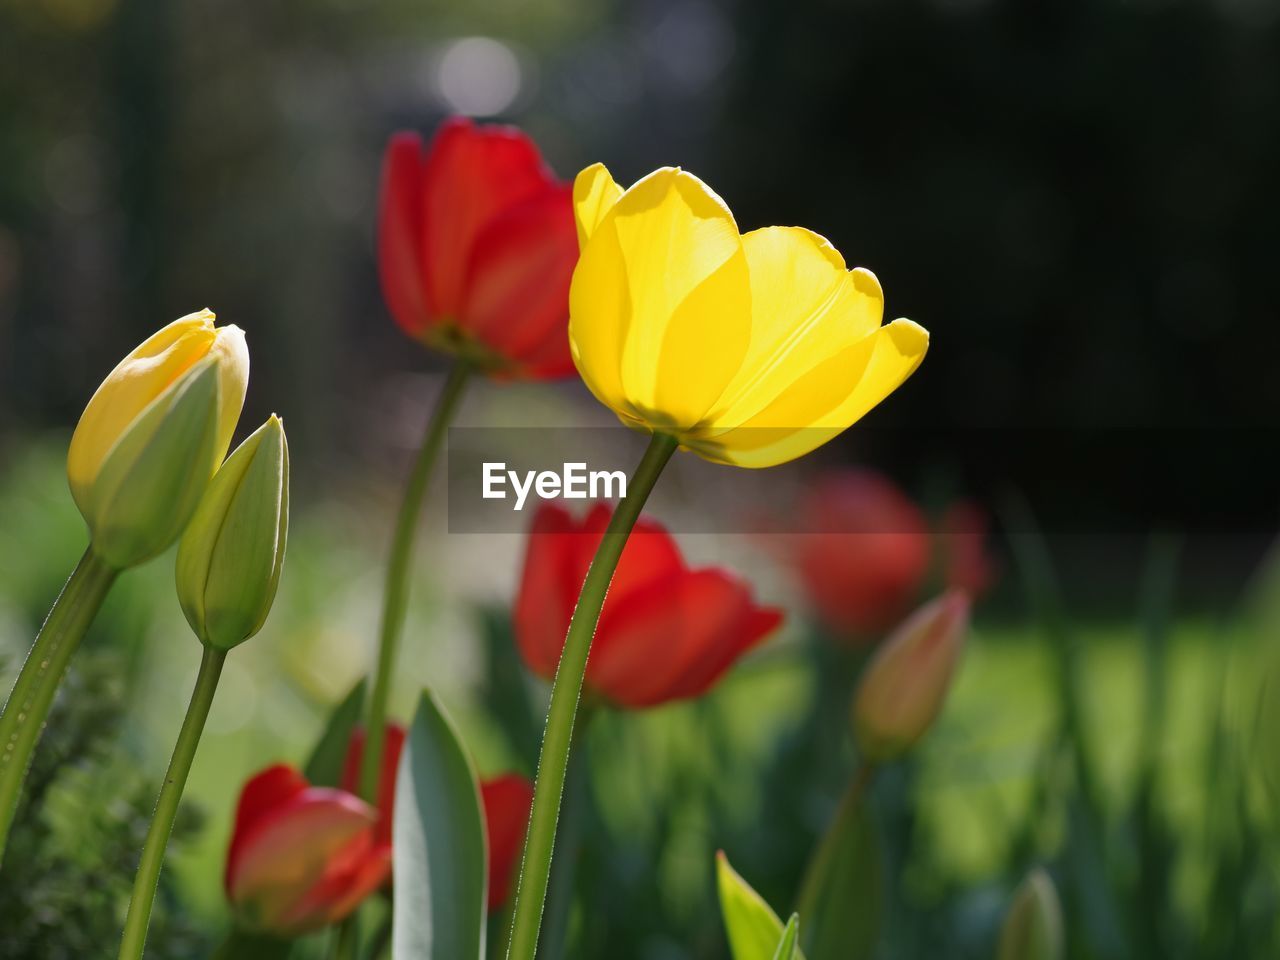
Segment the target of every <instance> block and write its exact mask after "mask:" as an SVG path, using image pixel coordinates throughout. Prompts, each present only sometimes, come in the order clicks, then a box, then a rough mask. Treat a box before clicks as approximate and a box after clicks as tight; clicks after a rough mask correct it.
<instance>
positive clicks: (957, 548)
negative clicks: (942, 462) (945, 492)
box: [938, 500, 997, 597]
mask: <svg viewBox="0 0 1280 960" xmlns="http://www.w3.org/2000/svg"><path fill="white" fill-rule="evenodd" d="M990 527H991V520H990V518H989V517H988V516H987V514H986V512H985V511H984V510H983V509H982V508H981V507H979V506H978V505H977V504H976V503H972V502H970V501H968V500H958V501H956V502H955V503H953V504H951V506H949V507H947V509H946V511H945V512H944V513H943V514H942V523H941V528H940V530H939V533H938V537H939V545H940V548H941V551H942V573H943V577H944V579H945V580H946V584H947V586H948V587H951V588H953V589H958V590H963V591H964V592H965V593H967V594H968V595H969V596H971V597H977V596H980V595H981V594H983V593H985V592H986V591H987V590H988V589H990V588H991V585H992V584H993V583H994V582H995V579H996V573H997V570H996V561H995V560H994V559H993V558H992V556H991V554H990V553H989V552H988V551H987V533H988V531H989V529H990Z"/></svg>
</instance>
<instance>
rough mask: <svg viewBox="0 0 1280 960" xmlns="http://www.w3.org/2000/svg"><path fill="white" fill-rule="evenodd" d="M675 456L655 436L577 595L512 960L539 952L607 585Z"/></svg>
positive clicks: (541, 764) (668, 441) (543, 760)
mask: <svg viewBox="0 0 1280 960" xmlns="http://www.w3.org/2000/svg"><path fill="white" fill-rule="evenodd" d="M675 450H676V440H675V438H673V437H669V436H667V435H665V434H661V433H656V434H654V435H653V439H652V440H651V441H650V442H649V448H648V449H647V450H645V452H644V458H643V459H642V460H641V461H640V465H639V466H638V467H636V471H635V473H634V474H633V475H632V477H631V481H630V482H629V483H628V484H627V495H626V496H625V497H624V498H623V499H622V502H621V503H619V504H618V509H617V510H615V511H614V513H613V517H612V519H611V520H610V521H609V526H608V528H607V529H606V530H605V532H604V536H603V537H602V538H601V540H600V546H599V547H597V548H596V555H595V559H593V560H592V561H591V567H590V569H588V570H587V577H586V579H585V580H584V581H583V584H582V592H581V593H580V594H579V595H578V605H577V607H576V608H575V609H574V611H573V619H572V621H571V622H570V623H569V633H568V635H567V636H566V637H565V641H564V651H563V652H562V653H561V654H560V666H559V667H557V668H556V678H555V682H554V683H553V684H552V688H551V706H550V708H549V709H548V711H547V725H546V729H545V730H544V731H543V734H542V752H541V754H540V755H539V757H538V778H537V784H536V786H535V787H534V793H533V813H532V814H531V816H530V819H529V833H528V836H527V837H526V838H525V842H524V859H523V861H522V862H521V865H520V881H519V884H518V886H517V887H516V906H515V919H514V921H513V923H512V926H511V942H510V943H509V944H508V946H507V960H533V956H534V954H535V953H536V951H537V949H538V928H539V926H540V925H541V923H542V909H543V902H544V900H545V899H546V895H547V881H548V878H549V877H550V875H551V854H552V850H553V849H554V847H555V840H556V821H557V820H558V819H559V817H560V799H561V796H562V795H563V793H564V780H565V770H566V768H567V767H568V764H569V750H570V746H571V743H572V740H573V724H574V717H575V715H576V714H577V710H578V699H579V697H580V696H581V695H582V678H583V675H584V674H585V673H586V669H587V654H589V653H590V652H591V639H592V637H593V636H594V634H595V632H596V624H597V622H598V621H599V620H600V610H601V609H602V608H603V607H604V597H605V593H606V592H607V591H608V589H609V581H610V580H612V579H613V572H614V570H615V569H616V568H617V566H618V560H619V558H620V557H621V556H622V548H623V547H625V546H626V544H627V537H628V536H629V535H630V533H631V528H632V527H634V526H635V523H636V520H637V518H638V517H639V516H640V511H641V509H642V508H643V507H644V502H645V500H647V499H648V497H649V493H650V491H652V490H653V485H654V483H656V482H657V479H658V476H659V475H660V474H661V473H662V468H663V467H664V466H666V464H667V461H668V460H669V459H671V454H673V453H674V452H675Z"/></svg>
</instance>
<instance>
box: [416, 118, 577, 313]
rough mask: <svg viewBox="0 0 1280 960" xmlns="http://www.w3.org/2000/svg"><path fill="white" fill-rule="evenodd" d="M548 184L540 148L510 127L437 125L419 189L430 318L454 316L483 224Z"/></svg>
mask: <svg viewBox="0 0 1280 960" xmlns="http://www.w3.org/2000/svg"><path fill="white" fill-rule="evenodd" d="M551 182H553V178H552V177H551V174H550V172H549V171H548V170H547V168H546V166H545V165H544V164H543V162H542V156H541V155H540V154H539V153H538V148H537V147H536V146H535V145H534V143H533V141H532V140H530V139H529V138H528V137H527V136H525V134H523V133H521V132H520V131H519V130H517V129H515V128H514V127H498V126H477V125H475V124H473V123H472V122H471V121H470V120H467V119H465V118H461V117H455V118H453V119H451V120H449V121H447V122H445V123H444V124H443V125H441V127H440V130H439V132H438V133H437V134H436V136H435V139H434V140H433V141H432V143H431V147H430V149H429V150H428V152H427V161H426V169H425V170H424V172H423V187H422V210H423V216H422V223H423V234H422V273H423V276H424V277H425V278H426V293H427V307H428V309H429V310H430V312H431V314H432V316H435V317H453V318H457V317H458V316H459V314H460V310H461V307H462V292H463V284H464V281H465V279H466V270H467V264H468V262H469V261H470V259H471V251H472V248H473V245H474V244H475V241H476V238H477V237H479V235H480V233H481V231H482V230H483V229H484V227H485V225H486V224H488V222H489V221H490V220H491V219H492V218H493V217H494V216H496V215H497V214H499V213H500V212H502V211H503V210H506V209H507V208H509V207H511V206H512V205H513V204H516V203H519V202H520V201H521V200H525V199H526V198H528V197H530V196H533V195H534V194H536V193H538V192H540V191H541V190H543V189H545V188H546V186H547V184H548V183H551Z"/></svg>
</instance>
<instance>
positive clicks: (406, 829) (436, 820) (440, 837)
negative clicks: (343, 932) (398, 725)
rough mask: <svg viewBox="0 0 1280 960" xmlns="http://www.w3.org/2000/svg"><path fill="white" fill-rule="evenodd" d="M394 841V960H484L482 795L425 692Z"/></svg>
mask: <svg viewBox="0 0 1280 960" xmlns="http://www.w3.org/2000/svg"><path fill="white" fill-rule="evenodd" d="M392 837H393V840H392V845H393V853H392V870H393V872H394V874H395V878H396V883H395V904H394V906H395V914H394V919H393V921H392V931H391V944H392V956H393V957H394V960H483V958H484V939H485V891H486V888H487V885H488V865H487V854H486V851H485V833H484V818H483V816H482V815H481V812H480V791H479V788H478V787H477V785H476V775H475V771H474V770H473V769H472V767H471V761H470V760H469V759H468V757H467V753H466V751H465V750H464V749H463V747H462V743H461V741H460V739H459V737H458V734H457V731H456V730H455V729H454V726H453V724H452V723H451V722H450V721H449V718H448V717H447V716H446V715H445V713H444V710H443V709H442V708H441V706H440V704H439V703H438V702H437V701H436V700H435V698H434V697H433V696H432V695H431V693H430V692H427V691H424V692H423V694H422V700H421V701H420V703H419V704H418V712H417V713H416V714H415V715H414V718H413V726H412V727H411V728H410V730H409V738H408V741H407V742H406V744H405V750H404V755H403V756H402V757H401V758H400V772H399V779H398V780H397V781H396V802H395V815H394V820H393V826H392Z"/></svg>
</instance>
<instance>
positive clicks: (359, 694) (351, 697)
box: [302, 680, 364, 787]
mask: <svg viewBox="0 0 1280 960" xmlns="http://www.w3.org/2000/svg"><path fill="white" fill-rule="evenodd" d="M362 713H364V680H360V681H358V682H357V683H356V685H355V686H353V687H352V688H351V692H350V693H348V694H347V695H346V696H345V697H344V698H343V699H342V702H341V703H339V704H338V705H337V706H336V707H334V708H333V710H332V711H331V712H330V713H329V720H328V722H327V723H325V726H324V732H323V733H321V734H320V739H319V740H318V741H316V745H315V748H314V749H313V750H312V751H311V756H310V757H308V758H307V765H306V766H305V767H303V768H302V772H303V774H304V775H305V776H306V778H307V779H308V780H309V781H311V783H313V784H314V785H315V786H317V787H336V786H337V785H338V782H339V781H340V780H341V779H342V765H343V763H345V762H346V759H347V745H348V744H349V743H350V742H351V734H352V732H353V731H354V730H355V728H356V727H357V726H358V725H359V723H360V716H361V714H362Z"/></svg>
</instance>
